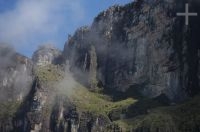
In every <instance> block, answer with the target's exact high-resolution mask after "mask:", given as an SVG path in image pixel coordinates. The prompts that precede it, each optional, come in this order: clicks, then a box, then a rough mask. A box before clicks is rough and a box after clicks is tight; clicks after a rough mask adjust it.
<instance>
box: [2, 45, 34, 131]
mask: <svg viewBox="0 0 200 132" xmlns="http://www.w3.org/2000/svg"><path fill="white" fill-rule="evenodd" d="M0 62H1V65H0V102H1V103H0V127H1V131H10V130H12V129H13V125H12V118H13V117H14V115H15V113H16V112H17V111H18V109H19V108H20V104H21V103H22V102H23V101H24V100H25V98H26V97H27V95H28V94H29V92H30V90H31V86H32V80H33V77H32V71H31V70H32V61H31V60H30V59H28V58H27V57H24V56H22V55H20V54H18V53H16V52H15V51H14V50H13V49H12V48H10V47H7V46H5V45H1V46H0Z"/></svg>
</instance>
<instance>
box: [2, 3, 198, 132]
mask: <svg viewBox="0 0 200 132" xmlns="http://www.w3.org/2000/svg"><path fill="white" fill-rule="evenodd" d="M185 2H186V1H183V0H177V1H172V0H141V1H137V2H133V3H130V4H127V5H125V6H113V7H110V8H109V9H108V10H106V11H104V12H102V13H100V14H99V15H98V16H97V17H96V18H95V19H94V22H93V24H92V25H91V26H90V27H82V28H80V29H78V30H77V31H76V33H75V34H74V35H73V36H69V39H68V41H67V43H66V45H65V48H64V51H63V52H61V51H59V50H58V49H56V48H54V47H52V46H50V45H46V46H41V47H40V48H39V49H38V50H37V51H36V52H35V53H34V54H33V57H32V60H31V59H29V58H26V57H24V56H22V55H20V54H18V53H16V52H15V51H14V50H13V49H11V48H8V47H7V46H0V63H1V65H0V101H1V103H0V131H2V132H9V131H20V132H28V131H31V132H39V131H41V132H50V131H52V132H87V131H88V132H97V131H99V132H115V131H120V132H125V131H130V132H155V131H156V132H198V131H200V117H199V115H200V113H199V112H200V102H199V95H198V93H199V90H200V87H199V85H200V80H199V79H200V65H199V64H200V50H199V49H200V45H199V42H200V37H198V35H199V34H200V26H199V23H200V19H199V17H198V18H197V17H190V24H189V26H185V21H184V18H181V17H177V16H176V13H177V12H183V11H184V9H185V7H184V6H185ZM188 3H189V5H190V9H191V11H193V12H198V13H199V14H200V8H199V6H200V4H199V2H197V0H190V1H189V2H188ZM195 95H197V96H196V97H193V96H195ZM149 97H150V98H149ZM189 97H192V98H190V100H189V101H186V102H185V100H186V99H187V98H189ZM180 101H183V102H182V104H176V103H175V102H177V103H180Z"/></svg>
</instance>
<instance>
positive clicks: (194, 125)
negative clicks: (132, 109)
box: [115, 96, 200, 132]
mask: <svg viewBox="0 0 200 132" xmlns="http://www.w3.org/2000/svg"><path fill="white" fill-rule="evenodd" d="M199 100H200V96H197V97H195V98H193V99H191V100H190V101H188V102H186V103H184V104H181V105H177V106H169V107H160V108H155V109H152V110H151V111H150V112H149V113H148V114H146V115H140V116H137V117H135V118H131V119H126V120H118V121H115V123H116V124H118V125H119V126H120V127H121V128H123V129H125V130H130V129H133V130H145V129H149V130H150V132H154V131H157V130H159V131H161V132H193V131H194V132H195V131H197V130H198V127H199V126H200V102H199Z"/></svg>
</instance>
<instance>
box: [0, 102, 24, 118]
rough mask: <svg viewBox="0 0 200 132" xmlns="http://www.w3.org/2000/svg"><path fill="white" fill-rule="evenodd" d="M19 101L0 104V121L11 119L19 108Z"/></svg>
mask: <svg viewBox="0 0 200 132" xmlns="http://www.w3.org/2000/svg"><path fill="white" fill-rule="evenodd" d="M20 105H21V102H19V101H8V102H3V103H1V104H0V120H2V119H7V118H12V117H14V115H15V113H16V112H17V110H18V108H19V107H20Z"/></svg>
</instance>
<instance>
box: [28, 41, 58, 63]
mask: <svg viewBox="0 0 200 132" xmlns="http://www.w3.org/2000/svg"><path fill="white" fill-rule="evenodd" d="M60 55H61V51H59V50H58V49H57V48H55V47H54V46H52V45H43V46H40V47H39V49H38V50H37V51H35V52H34V54H33V57H32V60H33V62H34V63H35V64H36V65H38V66H46V65H49V64H54V63H58V61H59V57H60Z"/></svg>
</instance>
